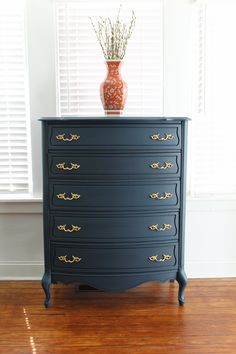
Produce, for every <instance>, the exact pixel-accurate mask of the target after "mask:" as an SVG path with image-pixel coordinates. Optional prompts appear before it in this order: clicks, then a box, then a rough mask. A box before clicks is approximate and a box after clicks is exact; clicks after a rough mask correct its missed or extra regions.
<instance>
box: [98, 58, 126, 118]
mask: <svg viewBox="0 0 236 354" xmlns="http://www.w3.org/2000/svg"><path fill="white" fill-rule="evenodd" d="M106 64H107V77H106V79H105V80H104V81H103V82H102V83H101V85H100V96H101V101H102V104H103V108H104V112H105V114H107V115H121V114H122V112H123V110H124V106H125V102H126V98H127V92H128V87H127V84H126V82H125V81H124V80H123V79H122V77H121V65H122V61H118V60H117V61H115V60H107V61H106Z"/></svg>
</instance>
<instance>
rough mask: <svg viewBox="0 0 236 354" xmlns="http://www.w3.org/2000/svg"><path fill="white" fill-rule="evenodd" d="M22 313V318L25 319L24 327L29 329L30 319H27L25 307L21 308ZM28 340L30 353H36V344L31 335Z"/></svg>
mask: <svg viewBox="0 0 236 354" xmlns="http://www.w3.org/2000/svg"><path fill="white" fill-rule="evenodd" d="M23 313H24V319H25V324H26V328H27V329H28V330H31V326H30V320H29V317H28V314H27V311H26V308H25V307H24V308H23ZM29 342H30V347H31V351H32V353H33V354H35V353H37V350H36V345H35V342H34V337H33V336H29Z"/></svg>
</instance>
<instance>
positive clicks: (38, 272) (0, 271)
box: [0, 261, 44, 280]
mask: <svg viewBox="0 0 236 354" xmlns="http://www.w3.org/2000/svg"><path fill="white" fill-rule="evenodd" d="M43 272H44V264H43V262H36V261H31V262H21V261H9V262H0V280H39V279H42V276H43Z"/></svg>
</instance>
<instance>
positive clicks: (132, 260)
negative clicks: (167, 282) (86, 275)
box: [52, 244, 178, 273]
mask: <svg viewBox="0 0 236 354" xmlns="http://www.w3.org/2000/svg"><path fill="white" fill-rule="evenodd" d="M177 253H178V247H177V244H171V245H170V244H168V245H159V246H157V245H154V246H152V247H150V246H149V247H146V246H145V245H142V244H141V245H140V246H139V247H134V246H130V247H128V246H127V247H125V248H124V247H121V246H116V247H110V246H109V245H107V247H106V246H103V247H99V246H96V244H91V245H87V246H84V245H78V244H74V245H73V246H66V245H61V244H53V245H52V265H53V270H54V271H56V270H58V271H59V270H65V271H66V270H68V271H70V272H89V271H93V273H99V272H100V273H110V272H114V271H116V270H117V271H118V270H119V271H120V272H121V271H122V270H124V271H125V272H128V271H129V270H130V271H132V270H135V271H138V270H139V271H140V269H143V270H145V269H146V270H156V269H166V268H170V267H171V268H173V267H177V263H178V254H177Z"/></svg>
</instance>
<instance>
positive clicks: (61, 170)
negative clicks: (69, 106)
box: [41, 117, 188, 307]
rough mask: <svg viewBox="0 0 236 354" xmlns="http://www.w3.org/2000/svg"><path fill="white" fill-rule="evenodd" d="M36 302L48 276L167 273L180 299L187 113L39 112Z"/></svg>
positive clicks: (130, 283) (124, 282) (81, 279)
mask: <svg viewBox="0 0 236 354" xmlns="http://www.w3.org/2000/svg"><path fill="white" fill-rule="evenodd" d="M41 121H42V129H43V178H44V191H43V199H44V253H45V273H44V276H43V279H42V286H43V289H44V291H45V295H46V299H45V306H46V307H47V306H49V304H50V299H51V291H50V286H51V284H53V283H57V282H62V283H72V282H74V283H80V284H86V285H89V286H92V287H95V288H97V289H100V290H105V291H121V290H126V289H129V288H131V287H135V286H137V285H139V284H141V283H143V282H147V281H167V280H177V281H178V283H179V303H180V304H183V303H184V288H185V286H186V284H187V278H186V275H185V272H184V217H185V169H186V166H185V165H186V134H187V133H186V129H187V121H188V119H187V118H163V117H160V118H144V117H135V118H134V117H132V118H131V117H122V118H121V117H110V118H108V117H89V118H83V117H75V118H42V119H41Z"/></svg>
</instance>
